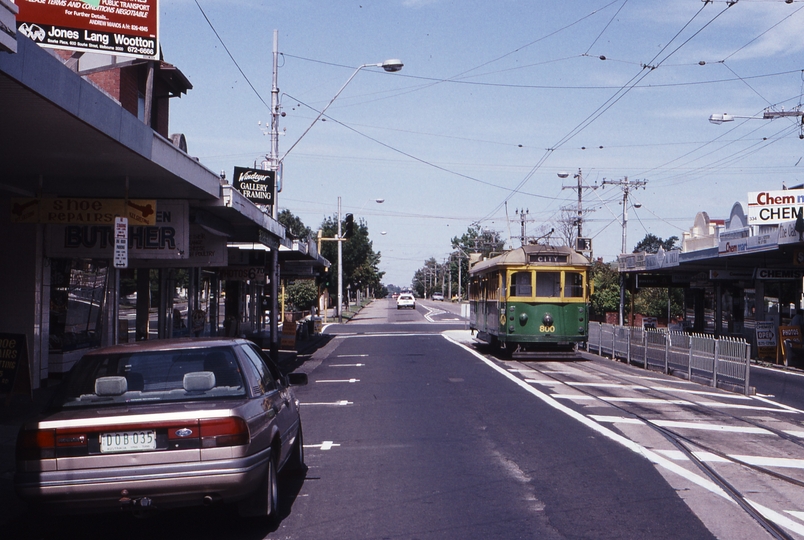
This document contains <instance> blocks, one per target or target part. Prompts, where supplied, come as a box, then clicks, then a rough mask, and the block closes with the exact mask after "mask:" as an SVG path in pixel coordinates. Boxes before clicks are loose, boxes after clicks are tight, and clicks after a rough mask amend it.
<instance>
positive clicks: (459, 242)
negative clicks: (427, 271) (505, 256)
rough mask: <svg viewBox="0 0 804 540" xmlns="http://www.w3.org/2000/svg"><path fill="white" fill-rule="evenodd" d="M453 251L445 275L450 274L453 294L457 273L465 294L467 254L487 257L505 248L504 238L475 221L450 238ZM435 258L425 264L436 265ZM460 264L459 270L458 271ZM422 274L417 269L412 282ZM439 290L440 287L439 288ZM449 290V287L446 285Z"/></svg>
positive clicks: (456, 282)
mask: <svg viewBox="0 0 804 540" xmlns="http://www.w3.org/2000/svg"><path fill="white" fill-rule="evenodd" d="M452 249H453V253H452V256H451V257H450V260H449V261H448V264H449V265H450V266H449V267H448V268H447V269H446V271H447V275H450V274H451V276H452V285H453V286H452V291H453V294H457V292H458V275H459V274H460V277H461V281H462V282H463V283H461V284H460V290H461V291H462V292H463V293H464V294H466V290H467V289H466V284H467V283H469V255H470V254H473V253H476V254H478V256H479V257H480V258H485V257H489V256H491V255H493V254H497V253H502V251H503V250H504V249H505V240H504V239H503V238H502V237H501V236H500V233H499V232H498V231H494V230H491V229H481V227H480V225H479V224H477V223H475V224H472V225H470V226H469V228H468V229H467V230H466V232H465V233H464V234H463V235H461V236H455V237H453V238H452ZM437 264H438V263H436V261H435V259H430V260H429V261H426V262H425V268H426V267H427V265H430V267H431V268H432V267H434V266H433V265H437ZM458 265H460V272H459V271H458ZM423 276H424V271H423V269H420V270H417V271H416V274H415V275H414V278H413V283H414V284H416V283H418V280H420V279H422V278H423ZM439 290H441V289H439ZM447 290H449V287H447Z"/></svg>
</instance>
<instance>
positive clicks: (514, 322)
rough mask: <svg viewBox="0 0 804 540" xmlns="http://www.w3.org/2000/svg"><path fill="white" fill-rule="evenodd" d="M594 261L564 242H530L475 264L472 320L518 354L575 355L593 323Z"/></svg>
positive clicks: (482, 333)
mask: <svg viewBox="0 0 804 540" xmlns="http://www.w3.org/2000/svg"><path fill="white" fill-rule="evenodd" d="M590 267H591V263H590V262H589V260H588V259H587V258H586V257H584V256H583V255H582V254H580V253H578V252H576V251H574V250H573V249H571V248H569V247H566V246H561V247H556V246H545V245H539V244H535V245H528V246H522V247H521V248H518V249H513V250H511V251H507V252H505V253H503V254H501V255H498V256H496V257H492V258H489V259H486V260H482V261H480V262H478V263H476V264H474V265H473V266H472V267H471V268H470V269H469V278H470V282H469V317H470V319H469V321H470V322H469V324H470V328H471V329H472V330H473V331H477V339H479V340H480V341H484V342H487V343H489V344H491V345H493V346H496V347H499V348H500V349H502V350H503V351H504V352H505V353H506V354H511V355H512V356H514V357H542V356H544V357H553V356H567V355H574V354H575V351H576V350H577V347H578V345H580V344H583V343H585V342H586V340H587V337H588V328H589V295H590V294H591V278H590V272H589V271H590Z"/></svg>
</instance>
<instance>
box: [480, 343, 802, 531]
mask: <svg viewBox="0 0 804 540" xmlns="http://www.w3.org/2000/svg"><path fill="white" fill-rule="evenodd" d="M490 358H494V359H495V360H499V359H497V358H495V357H494V356H490ZM559 362H561V363H562V364H563V365H574V364H578V365H582V366H583V367H584V368H588V369H589V370H590V371H592V372H595V373H597V374H598V375H601V376H603V375H605V377H607V378H608V379H610V380H614V381H617V382H619V383H623V384H627V385H629V386H642V387H643V388H644V389H645V390H647V391H649V392H652V393H654V394H653V395H654V396H655V395H659V396H661V397H663V398H669V400H670V401H672V402H673V403H676V404H677V403H678V402H685V405H684V406H685V407H689V408H690V409H691V410H695V411H697V412H699V413H706V414H708V415H712V414H713V413H714V414H715V415H717V416H718V417H721V418H724V419H726V418H727V419H729V420H731V421H735V422H738V423H742V424H747V425H750V426H752V427H756V428H761V429H765V430H767V431H768V432H770V433H772V434H774V435H776V436H778V437H780V438H782V439H784V440H785V441H787V442H791V443H793V444H794V445H795V446H797V447H799V448H802V449H804V441H802V440H801V439H800V438H799V437H796V436H794V435H791V434H788V433H785V432H784V431H782V430H779V429H776V428H773V427H769V426H767V425H765V424H762V423H760V422H756V421H754V420H751V419H747V418H743V417H740V416H737V415H734V414H730V413H729V412H728V411H723V410H719V409H715V408H711V407H707V406H706V405H702V404H700V403H699V402H696V401H693V400H692V399H687V398H684V397H679V396H678V395H677V394H676V393H672V392H670V391H665V390H661V389H657V388H654V387H650V386H645V385H641V384H639V385H635V383H634V382H633V380H630V379H629V378H628V377H626V376H623V375H617V374H614V373H611V372H610V371H604V370H603V369H600V368H598V367H596V366H594V364H592V363H591V362H589V361H577V360H576V361H566V360H559ZM519 363H520V364H522V365H524V366H527V367H528V368H530V369H532V370H533V371H535V372H538V373H539V374H541V375H542V376H544V377H548V378H549V379H552V380H553V381H555V382H557V383H560V384H565V385H567V384H568V383H567V381H565V380H562V379H561V378H559V377H557V376H555V375H554V374H552V373H548V372H546V371H543V370H540V369H537V367H536V366H534V365H533V364H534V362H528V361H527V360H525V361H520V362H519ZM537 365H538V364H537ZM569 386H570V387H571V388H573V389H574V390H575V391H577V392H579V393H580V394H583V395H585V396H588V397H590V398H593V399H596V400H599V401H600V402H601V403H604V404H605V405H606V406H607V407H612V408H614V409H616V410H618V411H621V412H622V413H623V414H624V416H627V417H631V418H634V419H636V420H639V421H640V422H642V423H643V424H644V425H646V426H648V427H650V428H651V429H652V430H654V431H655V432H657V433H659V434H660V435H661V436H662V437H663V438H665V439H666V440H667V441H668V442H669V443H670V444H672V445H673V446H674V447H675V448H677V449H678V450H679V451H680V452H681V453H682V454H683V455H685V456H686V457H687V459H689V460H690V462H691V463H693V464H694V465H695V466H696V468H698V469H699V470H700V471H701V472H702V473H703V474H704V475H706V477H707V478H709V479H710V480H711V481H712V482H714V483H715V484H716V485H717V486H719V487H720V488H721V489H722V490H723V491H724V493H726V494H727V495H728V496H729V498H730V499H731V500H733V501H734V502H735V503H736V504H737V505H738V506H739V507H740V508H741V509H742V510H743V511H744V512H745V513H746V514H748V515H749V516H751V518H753V519H754V520H755V521H756V522H757V523H758V524H759V525H760V526H761V527H762V528H763V529H764V530H765V531H766V532H767V533H768V534H769V535H770V536H771V537H773V538H777V539H784V540H791V539H793V538H795V537H794V536H791V535H790V534H788V533H787V532H786V531H785V530H784V529H783V528H782V527H781V526H780V525H779V524H777V523H776V522H774V521H773V520H772V519H770V518H768V517H766V516H765V515H764V514H763V513H762V512H761V511H760V510H758V509H757V508H756V507H755V506H754V505H753V504H752V503H751V502H750V501H749V500H748V499H747V498H746V496H745V495H744V494H743V493H742V492H741V491H740V490H739V489H737V488H735V487H734V486H733V485H732V484H731V483H730V482H729V481H728V480H727V479H726V478H724V477H723V476H722V475H721V474H720V473H718V472H717V471H716V470H715V469H714V467H712V466H710V465H709V464H708V463H707V462H706V461H705V460H704V459H703V458H701V457H700V453H701V452H707V453H709V454H712V455H714V456H717V457H718V458H720V459H723V460H726V461H728V462H730V463H733V464H736V465H739V466H742V467H745V468H748V469H750V470H752V471H754V472H756V473H758V474H761V475H766V476H768V477H772V478H775V479H777V480H780V481H782V482H785V483H787V484H790V485H793V486H795V487H799V488H804V481H802V480H799V479H798V478H794V477H792V476H788V475H785V474H782V473H778V472H776V471H773V470H770V469H767V468H765V467H762V466H759V465H755V464H753V463H748V462H746V461H744V460H741V459H739V458H736V457H734V456H731V455H729V454H727V453H725V452H721V451H720V450H717V449H716V448H712V447H710V446H708V445H706V444H703V443H701V442H700V441H695V440H692V439H691V438H689V437H687V436H685V435H683V434H681V433H678V432H676V431H674V430H672V429H669V428H667V427H665V426H660V425H658V424H657V423H656V422H654V421H652V420H651V419H649V418H646V417H644V416H643V415H641V414H639V413H638V412H634V411H633V410H630V409H628V408H627V407H625V406H622V405H618V404H617V403H616V402H613V401H609V400H606V399H604V396H599V395H596V394H595V393H594V392H592V391H590V390H586V389H585V388H583V387H582V386H573V385H569ZM780 409H782V407H780ZM787 409H788V410H787V412H791V411H790V410H789V407H788V408H787ZM780 412H782V411H781V410H780ZM693 447H694V448H697V449H698V450H699V452H696V451H695V450H694V449H693Z"/></svg>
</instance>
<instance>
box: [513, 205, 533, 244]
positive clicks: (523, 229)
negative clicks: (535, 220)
mask: <svg viewBox="0 0 804 540" xmlns="http://www.w3.org/2000/svg"><path fill="white" fill-rule="evenodd" d="M515 213H516V214H519V229H520V236H519V242H520V245H522V246H524V245H525V244H527V242H528V240H527V215H528V214H530V210H515Z"/></svg>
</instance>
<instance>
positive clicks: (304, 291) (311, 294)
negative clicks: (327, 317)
mask: <svg viewBox="0 0 804 540" xmlns="http://www.w3.org/2000/svg"><path fill="white" fill-rule="evenodd" d="M285 295H286V296H285V302H287V303H288V304H289V305H290V306H292V307H293V308H294V309H295V310H297V311H307V310H309V309H310V308H312V307H313V306H315V305H316V304H317V303H318V287H316V286H315V281H314V280H312V279H305V280H297V281H295V282H294V283H292V284H290V285H288V286H287V287H285Z"/></svg>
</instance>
